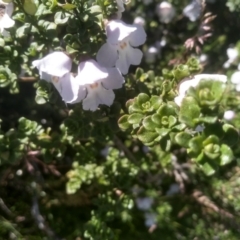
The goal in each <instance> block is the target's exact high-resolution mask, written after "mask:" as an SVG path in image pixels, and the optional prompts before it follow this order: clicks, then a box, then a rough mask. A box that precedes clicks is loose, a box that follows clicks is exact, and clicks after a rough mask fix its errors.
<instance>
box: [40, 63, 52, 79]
mask: <svg viewBox="0 0 240 240" xmlns="http://www.w3.org/2000/svg"><path fill="white" fill-rule="evenodd" d="M37 61H38V60H37ZM39 75H40V79H42V80H45V81H47V82H51V81H52V76H51V75H50V74H47V73H45V72H41V73H39Z"/></svg>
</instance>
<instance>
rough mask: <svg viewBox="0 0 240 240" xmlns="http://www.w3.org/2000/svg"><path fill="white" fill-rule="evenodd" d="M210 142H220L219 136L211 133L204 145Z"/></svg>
mask: <svg viewBox="0 0 240 240" xmlns="http://www.w3.org/2000/svg"><path fill="white" fill-rule="evenodd" d="M210 143H213V144H218V143H219V138H218V137H217V136H216V135H210V136H208V138H207V139H205V140H204V141H203V146H207V145H208V144H210Z"/></svg>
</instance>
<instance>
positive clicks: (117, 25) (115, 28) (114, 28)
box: [106, 20, 137, 44]
mask: <svg viewBox="0 0 240 240" xmlns="http://www.w3.org/2000/svg"><path fill="white" fill-rule="evenodd" d="M136 30H137V27H136V26H135V25H129V24H126V23H124V22H123V21H121V20H112V21H110V22H109V23H108V25H107V27H106V34H107V42H108V43H110V44H118V43H119V42H120V41H122V40H123V39H124V38H126V37H128V36H129V35H130V34H131V33H132V32H134V31H136Z"/></svg>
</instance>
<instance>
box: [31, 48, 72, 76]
mask: <svg viewBox="0 0 240 240" xmlns="http://www.w3.org/2000/svg"><path fill="white" fill-rule="evenodd" d="M32 65H33V66H34V67H36V68H37V69H38V70H39V74H40V77H41V78H42V75H43V73H45V76H46V74H49V75H51V76H56V77H62V76H63V75H64V74H66V73H69V72H70V71H71V68H72V60H71V58H70V57H68V56H67V55H66V54H65V53H63V52H53V53H50V54H48V55H47V56H46V57H44V58H42V59H40V60H35V61H33V62H32ZM42 79H43V78H42Z"/></svg>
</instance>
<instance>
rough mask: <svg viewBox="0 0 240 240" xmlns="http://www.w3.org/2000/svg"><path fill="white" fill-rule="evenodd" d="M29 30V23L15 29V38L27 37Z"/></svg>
mask: <svg viewBox="0 0 240 240" xmlns="http://www.w3.org/2000/svg"><path fill="white" fill-rule="evenodd" d="M29 29H30V23H25V24H24V25H23V26H21V27H20V28H18V29H17V31H16V37H17V38H22V37H24V36H26V35H27V33H28V32H29Z"/></svg>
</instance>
